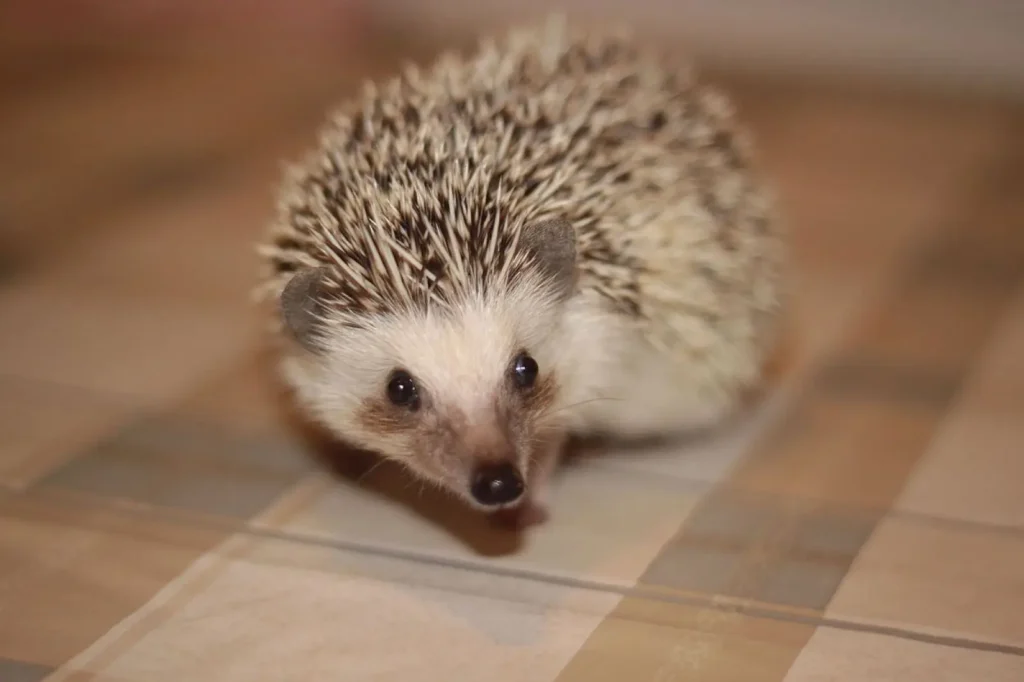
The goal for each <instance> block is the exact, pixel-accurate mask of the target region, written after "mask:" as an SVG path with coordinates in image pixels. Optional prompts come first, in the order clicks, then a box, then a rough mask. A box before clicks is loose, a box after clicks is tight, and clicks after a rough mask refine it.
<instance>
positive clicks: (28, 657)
mask: <svg viewBox="0 0 1024 682" xmlns="http://www.w3.org/2000/svg"><path fill="white" fill-rule="evenodd" d="M219 537H220V535H219V534H218V533H216V532H210V531H206V530H202V529H198V528H191V527H184V526H181V525H179V524H167V523H163V522H160V521H157V520H149V521H138V520H133V519H131V518H124V517H118V516H116V515H112V514H110V513H109V512H105V511H102V510H99V509H95V508H91V507H88V506H85V505H81V504H77V503H71V502H70V501H69V502H67V503H66V504H62V503H58V502H57V501H54V500H46V501H42V502H41V501H39V500H33V499H25V498H16V497H15V498H12V497H4V498H0V613H3V614H6V615H5V616H4V617H2V618H0V658H10V659H14V660H18V661H22V662H25V663H32V664H36V665H45V666H59V665H62V664H64V662H65V661H67V660H68V659H69V658H70V657H71V656H73V655H75V654H77V653H78V652H80V651H81V650H82V649H84V648H85V647H87V646H89V645H90V644H92V643H93V642H94V641H96V640H97V639H99V638H100V637H101V636H103V635H104V634H106V633H107V631H108V630H109V629H110V628H112V627H113V626H115V625H116V624H117V623H118V622H119V621H120V620H121V619H122V618H124V617H126V616H128V615H129V614H131V613H132V612H133V611H135V609H137V608H139V607H141V606H142V605H143V604H145V603H146V602H147V601H148V600H149V599H150V597H151V596H152V595H154V594H156V593H157V591H158V590H160V589H161V588H162V587H163V586H164V585H165V584H166V583H167V582H168V581H169V580H171V579H172V578H174V577H175V576H176V575H178V573H180V572H181V571H182V570H184V569H185V568H186V567H187V566H188V565H189V564H190V563H191V562H192V561H193V560H194V559H196V558H197V557H198V556H200V555H201V554H202V553H203V552H204V551H205V550H206V549H207V548H209V547H211V546H212V545H213V543H215V542H217V541H218V539H219Z"/></svg>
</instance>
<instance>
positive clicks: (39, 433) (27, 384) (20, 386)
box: [0, 377, 132, 488]
mask: <svg viewBox="0 0 1024 682" xmlns="http://www.w3.org/2000/svg"><path fill="white" fill-rule="evenodd" d="M131 412H132V410H131V407H130V406H129V405H126V404H124V403H122V402H118V401H114V400H110V399H109V398H107V397H105V396H98V395H96V394H93V393H90V392H88V391H83V390H78V389H68V388H64V387H60V386H53V385H49V384H39V383H36V382H33V381H24V380H20V379H16V378H10V377H8V378H5V379H2V380H0V433H2V434H3V437H2V438H0V483H2V484H4V485H9V486H13V487H15V488H21V487H24V486H26V485H29V484H31V483H32V482H34V481H36V480H37V479H39V478H40V477H42V476H45V475H46V474H48V473H50V471H52V470H53V469H54V468H56V467H58V466H60V465H61V464H63V463H64V462H66V461H67V460H68V459H70V458H72V457H75V456H76V455H78V454H79V453H81V452H82V451H83V450H84V449H86V448H88V447H89V446H90V445H91V444H93V443H95V442H96V440H98V439H99V438H101V437H102V436H103V435H104V434H106V433H109V432H110V431H111V430H112V429H114V428H116V427H117V425H118V424H120V423H123V422H124V421H125V420H127V419H128V418H129V415H130V414H131Z"/></svg>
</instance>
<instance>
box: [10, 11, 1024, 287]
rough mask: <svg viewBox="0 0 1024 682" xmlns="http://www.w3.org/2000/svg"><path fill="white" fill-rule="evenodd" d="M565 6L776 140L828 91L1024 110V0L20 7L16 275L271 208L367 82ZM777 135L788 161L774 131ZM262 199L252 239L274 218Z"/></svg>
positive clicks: (13, 197) (13, 86)
mask: <svg viewBox="0 0 1024 682" xmlns="http://www.w3.org/2000/svg"><path fill="white" fill-rule="evenodd" d="M551 9H562V10H565V11H567V12H569V13H570V14H571V15H574V16H580V17H582V18H586V19H624V20H626V21H629V22H630V23H632V24H634V25H635V26H637V27H638V28H639V29H640V30H642V31H644V32H646V33H649V34H650V35H651V37H652V39H655V40H664V41H670V42H672V43H675V44H678V45H680V46H681V47H683V48H684V49H687V50H689V51H690V52H691V53H692V54H693V55H694V56H695V57H697V58H698V59H699V61H700V63H701V64H702V65H703V66H704V67H705V70H707V71H709V72H712V73H714V75H715V76H716V77H718V79H719V81H720V82H721V83H723V84H725V85H728V86H730V87H732V90H733V94H734V95H735V96H737V97H738V98H740V99H741V101H742V102H743V103H744V105H745V106H747V107H748V108H749V109H750V112H749V120H750V122H751V123H752V125H754V126H755V127H757V128H761V129H764V128H767V127H770V126H771V125H772V123H771V121H770V120H769V119H770V118H771V117H770V116H769V115H768V113H767V110H766V107H769V106H772V105H773V104H775V105H783V106H785V105H790V106H795V105H796V102H797V99H798V98H801V97H803V98H806V97H808V96H818V97H819V98H826V97H829V96H831V97H832V99H831V100H829V101H831V102H833V105H832V106H835V107H838V108H837V109H832V110H829V113H826V110H824V109H823V110H822V121H828V120H831V121H832V122H833V123H834V125H836V126H837V128H839V127H841V126H840V124H839V121H840V120H841V119H842V118H843V117H845V116H850V115H852V114H851V112H852V111H853V109H851V107H853V106H861V105H863V102H864V100H863V91H864V88H865V87H868V88H874V90H872V92H873V93H874V94H876V98H881V97H882V95H881V93H882V91H883V90H884V91H885V92H886V93H887V95H888V96H889V99H886V100H885V101H886V102H887V103H888V104H889V105H891V104H892V101H893V99H892V95H893V93H894V92H898V93H901V94H903V95H908V94H909V93H910V92H914V93H916V96H917V97H922V96H924V97H930V98H931V99H930V100H928V103H927V104H925V105H922V106H923V107H924V108H922V109H921V112H922V113H921V114H920V116H921V123H922V125H927V122H926V121H925V119H926V118H928V119H931V118H934V116H935V115H936V112H951V111H952V109H953V108H955V107H959V108H960V110H961V111H963V109H964V105H965V104H967V105H968V108H969V107H970V105H974V107H975V108H976V109H979V110H980V109H985V108H986V107H988V109H989V110H991V106H992V102H999V103H1000V105H1002V106H1005V107H1012V106H1013V100H1015V99H1017V98H1020V97H1022V96H1024V40H1021V35H1022V34H1024V4H1022V3H1020V2H1016V1H1015V0H977V1H974V2H954V1H953V0H858V1H857V2H853V1H849V0H847V1H844V2H840V1H838V0H833V1H831V2H810V0H757V1H755V0H681V1H678V2H676V1H673V0H628V1H627V0H566V1H565V2H562V3H559V4H552V3H549V2H545V1H544V0H517V1H516V2H512V1H511V0H508V1H501V0H433V1H432V2H417V1H415V0H378V1H376V2H372V3H371V2H366V1H363V0H301V1H296V2H290V3H282V2H274V1H273V0H235V1H233V2H230V3H228V2H213V3H211V2H200V1H198V0H139V1H136V2H127V3H124V2H109V1H103V0H8V1H7V2H4V3H3V4H2V5H0V258H2V261H3V262H4V263H5V266H4V267H5V269H8V270H9V269H10V268H12V267H23V266H27V265H28V264H29V263H31V262H32V261H33V259H34V258H36V257H37V256H38V255H39V254H44V255H46V256H53V255H55V254H56V252H58V251H61V250H67V249H73V248H74V245H75V244H77V243H79V242H78V240H80V239H82V238H89V237H90V236H91V235H94V234H97V233H98V232H101V231H111V230H114V229H116V227H115V226H116V225H118V224H120V223H121V222H123V221H122V220H120V219H118V218H116V217H115V216H116V215H121V214H123V213H124V212H125V211H127V210H129V208H130V207H131V206H141V205H142V204H143V203H146V202H154V201H176V200H183V198H184V197H185V196H186V194H188V193H189V192H197V191H198V192H203V191H205V192H209V191H211V186H212V185H211V183H216V182H223V181H225V178H228V177H234V176H235V175H237V174H238V173H249V174H250V175H252V177H251V178H250V180H251V181H252V182H254V183H255V184H252V185H251V187H252V188H256V187H259V188H260V190H259V191H258V192H257V194H261V196H262V190H264V189H267V187H266V186H265V184H264V180H265V179H268V178H271V177H273V175H272V174H273V173H274V172H276V165H275V163H274V161H273V160H274V159H277V158H278V157H279V156H280V155H282V154H285V155H287V154H289V153H292V151H293V150H295V149H297V148H300V147H301V145H302V144H304V143H305V142H306V141H308V135H309V133H310V131H311V130H312V129H313V128H314V127H315V125H316V124H317V123H318V122H319V121H320V117H321V116H322V114H323V110H324V108H325V107H326V106H328V105H329V104H330V103H331V102H332V101H333V100H335V99H336V98H339V97H342V96H344V95H345V94H346V93H347V92H348V91H350V89H351V88H352V87H353V86H354V84H356V83H358V82H360V81H361V80H363V79H365V78H367V77H374V76H377V75H380V74H384V73H387V72H388V71H389V70H390V69H392V68H393V67H394V66H395V65H396V64H397V63H399V62H401V61H403V60H405V59H416V60H423V59H426V58H428V57H429V56H430V55H431V54H433V53H434V52H435V51H436V50H437V48H438V47H439V46H442V45H445V46H447V45H454V44H462V43H464V42H465V41H466V40H467V38H469V37H471V36H474V35H475V34H477V33H479V32H480V31H483V30H487V29H492V28H497V27H500V26H502V25H505V24H507V23H509V22H510V21H513V20H522V19H527V18H530V17H532V16H537V15H540V14H543V13H545V12H547V11H550V10H551ZM808 79H810V80H811V81H813V82H812V83H811V84H810V85H808V84H807V83H806V82H805V81H807V80H808ZM797 81H800V87H799V88H797V89H796V90H794V89H793V87H792V86H793V85H794V84H795V83H796V82H797ZM854 86H855V87H856V88H857V89H858V91H859V93H860V94H859V95H858V96H857V97H859V99H857V101H858V102H860V103H861V104H859V105H855V104H853V101H854V100H853V99H850V98H851V97H855V96H854V95H850V94H847V100H845V102H844V103H842V104H838V103H837V102H839V100H837V99H835V97H836V95H835V91H836V90H837V88H844V91H846V92H849V91H851V88H852V87H854ZM826 91H827V92H828V94H826ZM951 99H954V100H956V102H955V103H952V102H950V101H949V100H951ZM821 101H822V102H824V101H825V99H821ZM878 102H879V103H878V105H877V106H879V107H881V106H885V105H884V104H882V99H878ZM1004 103H1005V104H1004ZM758 107H760V109H759V110H757V111H755V109H757V108H758ZM925 109H927V110H929V111H930V112H931V115H926V114H925V113H924V111H925ZM776 110H777V111H778V109H776ZM878 111H880V109H879V110H878ZM1007 111H1009V109H1007ZM938 115H942V114H938ZM776 122H777V123H782V121H778V120H776ZM979 125H984V123H980V124H979ZM762 135H763V136H764V137H765V141H764V146H765V147H766V148H768V150H767V152H766V154H767V156H768V157H769V161H773V160H774V156H773V155H774V151H773V150H772V149H770V148H771V146H772V144H773V140H774V139H775V138H774V137H773V133H772V132H771V131H769V130H763V131H762ZM936 135H938V137H936V138H935V143H936V144H942V139H941V133H936ZM268 171H269V172H271V175H270V176H267V175H265V174H266V173H267V172H268ZM253 174H254V175H253ZM254 196H255V195H254ZM260 201H263V203H261V204H260V206H261V207H260V208H255V207H253V208H252V212H251V213H249V214H246V218H245V221H244V228H245V229H255V228H256V223H257V222H259V219H260V218H261V217H262V211H263V210H264V209H263V208H262V207H263V205H264V204H265V199H262V200H260ZM258 203H259V202H258ZM211 210H213V209H211ZM145 222H146V221H142V223H143V224H144V223H145ZM239 227H242V225H239ZM139 228H140V224H139V223H133V229H139ZM143 229H144V228H143ZM154 229H155V228H154ZM224 229H228V228H227V227H226V226H225V227H224Z"/></svg>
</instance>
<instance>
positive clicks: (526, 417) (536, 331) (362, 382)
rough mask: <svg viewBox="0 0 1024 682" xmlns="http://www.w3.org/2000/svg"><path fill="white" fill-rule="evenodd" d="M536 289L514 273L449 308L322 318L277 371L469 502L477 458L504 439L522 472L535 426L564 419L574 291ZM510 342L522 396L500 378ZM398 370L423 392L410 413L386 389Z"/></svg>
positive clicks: (318, 413) (336, 421)
mask: <svg viewBox="0 0 1024 682" xmlns="http://www.w3.org/2000/svg"><path fill="white" fill-rule="evenodd" d="M544 292H545V288H544V287H542V286H539V285H530V284H529V283H521V284H520V286H518V287H516V288H515V289H514V290H512V291H510V292H505V293H503V294H502V295H500V296H492V297H490V298H483V297H474V298H471V299H470V300H467V301H465V302H464V304H463V305H461V306H459V307H458V309H457V310H456V311H454V312H450V313H447V314H445V313H437V312H435V313H425V314H417V315H392V316H386V317H378V318H375V319H373V320H371V321H369V323H368V324H365V325H363V326H362V327H360V328H353V327H348V326H344V325H341V324H338V323H333V322H331V321H330V318H329V317H328V322H327V324H326V325H325V329H326V334H324V343H323V344H322V345H323V350H321V351H319V352H307V351H305V350H302V349H296V353H295V354H293V355H291V356H290V357H288V359H287V360H286V363H285V367H284V370H285V374H286V378H287V379H288V380H289V382H290V383H291V384H292V385H293V386H294V387H295V388H296V390H297V394H298V396H297V397H298V399H299V401H300V402H301V403H303V404H304V406H305V407H306V408H307V409H308V410H310V412H311V413H312V414H313V415H314V416H315V417H316V418H317V419H319V420H320V421H321V422H322V423H324V424H325V425H326V426H327V427H329V428H330V429H332V430H333V431H334V432H335V433H337V434H338V435H339V436H341V437H342V438H344V439H346V440H348V441H350V442H352V443H353V444H355V445H358V446H361V447H364V448H367V449H370V450H374V451H376V452H378V453H380V454H382V455H384V456H386V457H389V458H392V459H395V460H398V461H401V462H403V463H404V464H406V465H407V466H408V467H409V468H410V469H411V470H412V471H413V472H414V473H415V474H417V475H419V476H421V477H423V478H425V479H427V480H431V481H433V482H435V483H438V484H440V485H442V486H443V487H445V488H448V489H449V490H451V491H452V492H455V493H456V494H458V495H460V496H461V497H463V498H466V499H467V501H469V502H470V503H472V500H469V499H468V481H469V479H470V477H471V471H472V468H473V467H474V465H475V464H478V463H479V462H478V460H479V458H480V457H481V456H489V455H491V454H493V452H492V451H493V450H494V449H499V450H500V449H501V448H502V447H506V446H510V450H509V452H510V453H512V454H513V456H514V457H515V460H516V464H517V465H518V466H519V468H520V470H521V472H522V474H523V476H527V475H528V473H529V472H528V470H529V464H530V458H531V457H533V456H534V455H535V452H533V451H534V450H535V449H536V447H540V445H539V444H540V443H541V442H542V441H543V440H544V434H545V433H548V432H550V433H552V434H554V435H557V434H559V432H563V431H564V430H565V427H566V426H567V424H565V423H564V421H560V418H562V417H564V418H567V417H568V416H569V415H568V412H567V411H564V410H561V409H560V408H561V407H564V406H566V405H568V404H569V403H568V401H573V400H578V399H579V396H578V395H576V394H577V391H574V390H571V388H569V387H568V386H567V384H566V381H569V382H570V383H572V380H573V378H574V377H575V376H577V375H579V367H578V364H579V362H580V361H581V358H578V357H574V356H573V352H572V351H573V350H574V345H575V344H574V339H573V338H572V337H573V331H572V329H571V327H572V326H573V325H567V324H566V321H567V319H568V317H570V316H571V314H572V313H571V308H572V307H573V306H574V301H572V300H571V301H569V302H562V301H558V300H554V299H552V298H551V297H549V296H546V295H545V293H544ZM566 306H568V307H569V308H568V309H567V307H566ZM575 347H576V348H578V346H575ZM520 352H526V353H528V354H529V355H530V356H531V357H533V358H534V360H536V362H537V364H538V366H539V373H538V379H537V384H536V385H535V391H536V392H535V394H534V395H533V396H532V397H530V396H520V395H517V394H516V391H515V387H514V386H513V385H512V384H511V382H510V370H511V367H512V364H513V361H514V359H515V357H516V355H517V354H518V353H520ZM396 369H402V370H405V371H407V372H409V373H410V374H411V375H412V377H413V378H414V379H415V381H416V383H417V386H418V388H419V390H420V392H421V397H422V401H423V404H422V406H421V408H420V409H419V410H417V411H416V412H415V413H410V412H408V410H405V409H404V408H402V407H399V406H394V405H391V404H390V403H389V401H388V399H387V393H386V391H387V388H386V387H387V383H388V379H389V376H390V375H391V373H392V372H393V371H394V370H396ZM562 412H564V414H560V413H562ZM503 439H504V440H503Z"/></svg>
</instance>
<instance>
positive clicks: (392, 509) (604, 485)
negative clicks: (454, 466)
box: [261, 462, 702, 585]
mask: <svg viewBox="0 0 1024 682" xmlns="http://www.w3.org/2000/svg"><path fill="white" fill-rule="evenodd" d="M382 493H383V494H382ZM701 494H702V493H701V492H699V491H692V490H686V489H685V488H681V487H680V486H679V485H678V483H677V482H675V481H659V480H658V479H656V478H653V477H650V476H643V477H641V476H638V475H630V474H624V473H622V472H617V471H610V470H608V469H603V468H600V467H597V466H593V465H590V464H589V463H586V462H581V463H578V464H575V465H573V466H571V467H568V468H566V469H565V470H564V471H562V472H560V474H558V475H557V477H556V479H555V481H554V482H553V489H552V497H551V499H552V504H551V508H550V512H551V518H550V519H549V520H548V522H547V523H545V524H543V525H541V526H538V527H534V528H532V529H530V530H529V531H528V532H526V533H523V534H516V533H505V532H500V531H497V530H495V529H494V528H492V526H491V525H490V524H489V523H488V522H487V520H486V519H484V518H483V517H481V516H479V515H477V514H475V513H473V512H471V511H469V510H467V509H466V508H465V507H463V505H462V504H461V503H459V502H457V501H455V500H453V499H451V498H449V497H447V496H445V495H443V494H433V493H431V492H428V491H423V494H422V495H421V494H420V485H419V484H417V483H414V482H411V481H409V480H408V479H407V478H406V477H404V475H402V474H401V473H400V472H398V471H397V470H392V469H390V468H388V467H380V468H378V469H377V470H376V471H375V472H374V473H373V474H370V475H369V476H368V477H366V479H364V482H363V484H361V485H358V486H355V485H352V484H350V483H347V482H344V483H342V482H338V481H337V480H335V479H333V478H330V477H328V476H326V475H324V476H317V477H314V478H312V479H310V480H309V481H308V483H307V485H306V486H305V488H304V489H301V490H299V491H297V492H296V494H295V495H294V496H293V497H292V499H286V500H284V501H282V502H281V503H280V504H279V505H278V507H277V509H273V510H271V511H269V512H268V513H267V514H265V515H264V516H263V517H262V520H261V522H262V523H264V524H267V525H269V526H271V527H274V528H279V529H284V530H287V531H289V532H293V533H302V534H310V535H314V536H317V537H327V538H334V539H337V540H343V541H355V542H360V543H366V544H370V545H374V546H383V547H388V548H395V549H401V550H403V551H416V552H422V553H426V554H429V555H433V556H439V557H447V558H451V559H457V560H461V561H465V560H469V561H474V562H478V563H480V564H483V565H501V566H507V567H518V568H525V569H529V570H534V571H542V572H544V573H548V574H557V575H562V576H569V577H577V578H585V579H591V580H604V581H611V582H614V583H619V584H624V585H632V584H633V582H634V580H635V579H636V578H637V577H638V576H639V575H640V573H641V572H642V571H643V570H644V568H645V567H646V566H647V564H648V563H649V562H650V561H651V559H652V558H653V557H654V556H655V554H657V552H658V551H659V550H660V549H661V547H662V545H664V543H665V542H667V541H668V540H669V539H670V538H671V537H672V536H673V534H674V533H675V532H676V530H677V529H678V528H679V526H680V524H681V523H682V522H683V520H684V519H685V518H686V516H687V514H688V513H689V512H690V510H691V509H692V508H693V506H694V505H695V504H696V502H697V500H698V499H699V497H700V495H701Z"/></svg>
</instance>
